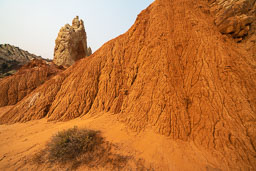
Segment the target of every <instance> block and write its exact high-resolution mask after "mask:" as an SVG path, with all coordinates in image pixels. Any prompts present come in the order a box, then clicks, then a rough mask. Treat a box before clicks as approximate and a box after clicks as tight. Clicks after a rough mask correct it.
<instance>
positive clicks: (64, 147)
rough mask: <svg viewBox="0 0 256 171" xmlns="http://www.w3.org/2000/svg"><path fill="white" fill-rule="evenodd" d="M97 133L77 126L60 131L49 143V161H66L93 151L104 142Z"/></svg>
mask: <svg viewBox="0 0 256 171" xmlns="http://www.w3.org/2000/svg"><path fill="white" fill-rule="evenodd" d="M97 133H98V132H97V131H93V130H87V129H77V127H74V128H72V129H68V130H65V131H61V132H59V133H58V134H57V135H55V136H53V137H52V140H51V141H50V142H49V143H48V144H47V149H48V159H49V161H50V162H60V163H66V162H68V161H72V160H75V159H77V158H78V157H80V156H81V155H82V154H89V153H91V152H93V151H94V149H95V148H96V146H98V145H100V144H101V143H102V138H100V137H99V136H98V135H97Z"/></svg>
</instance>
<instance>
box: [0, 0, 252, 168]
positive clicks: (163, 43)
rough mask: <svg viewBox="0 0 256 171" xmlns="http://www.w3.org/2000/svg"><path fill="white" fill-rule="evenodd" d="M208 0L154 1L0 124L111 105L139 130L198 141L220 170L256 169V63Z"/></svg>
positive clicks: (80, 113) (68, 116) (59, 117)
mask: <svg viewBox="0 0 256 171" xmlns="http://www.w3.org/2000/svg"><path fill="white" fill-rule="evenodd" d="M204 4H206V3H205V2H204V1H200V0H195V1H190V0H172V1H170V0H156V1H155V2H154V3H153V4H152V5H150V6H149V7H148V8H147V9H146V10H144V11H142V12H141V14H139V15H138V18H137V20H136V22H135V24H134V25H133V26H132V27H131V28H130V29H129V30H128V32H126V33H125V34H123V35H121V36H119V37H117V38H116V39H113V40H111V41H110V42H108V43H106V44H105V45H103V46H102V47H101V48H100V49H99V50H98V51H96V52H95V53H94V54H93V55H91V56H90V57H88V58H85V59H82V60H80V61H79V62H77V63H76V64H74V65H72V66H71V67H70V68H68V69H67V70H66V71H64V72H63V73H61V74H58V75H57V76H55V77H54V78H52V79H51V80H49V81H47V82H46V83H45V84H44V85H43V86H40V87H39V88H37V89H36V90H35V91H33V93H31V94H30V95H28V96H26V97H25V98H24V99H23V100H22V101H20V102H19V103H17V104H16V105H15V106H14V107H13V108H12V109H11V110H9V111H8V112H7V113H6V114H5V115H3V116H2V117H1V118H0V121H1V123H14V122H25V121H29V120H32V119H39V118H42V117H45V115H46V117H47V118H49V120H70V119H73V118H76V117H79V116H83V115H86V114H88V113H92V114H93V113H94V112H99V111H106V112H113V113H116V114H118V116H119V118H120V119H121V120H123V121H124V122H126V123H127V124H128V125H129V126H130V128H133V129H134V130H137V131H141V130H143V129H144V128H145V127H147V126H151V127H153V128H154V129H155V130H156V131H157V132H159V133H161V134H164V135H167V136H170V137H171V138H172V139H179V140H184V141H193V142H195V143H196V144H197V145H198V146H200V147H204V148H205V149H208V150H210V151H212V153H214V154H215V153H216V155H218V157H219V159H220V160H221V161H222V163H223V166H219V167H220V168H222V169H223V168H224V169H227V168H230V169H242V170H247V169H253V168H254V169H255V167H256V159H255V156H256V152H255V147H256V133H255V130H256V70H255V67H256V62H255V60H254V59H253V58H252V56H250V55H249V54H248V53H247V52H246V50H244V49H242V48H241V47H239V46H238V45H237V44H236V43H235V42H234V41H233V40H229V39H226V38H225V37H224V36H223V35H222V34H221V33H220V32H219V30H218V29H217V27H216V26H215V25H214V22H213V18H211V17H210V15H209V14H208V13H206V12H205V11H204V10H202V8H201V6H202V5H204ZM31 102H33V105H30V104H31Z"/></svg>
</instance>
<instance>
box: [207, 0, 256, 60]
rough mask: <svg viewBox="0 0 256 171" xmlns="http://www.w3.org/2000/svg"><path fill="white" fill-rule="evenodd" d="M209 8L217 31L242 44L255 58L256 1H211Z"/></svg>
mask: <svg viewBox="0 0 256 171" xmlns="http://www.w3.org/2000/svg"><path fill="white" fill-rule="evenodd" d="M210 6H211V12H212V14H213V15H214V16H215V18H214V21H215V24H216V26H217V27H218V29H219V31H220V32H221V33H223V34H226V35H230V36H231V37H232V38H234V39H235V41H236V42H239V43H242V44H244V45H245V47H246V50H248V51H249V52H252V54H253V55H254V57H256V1H255V0H212V1H211V4H210Z"/></svg>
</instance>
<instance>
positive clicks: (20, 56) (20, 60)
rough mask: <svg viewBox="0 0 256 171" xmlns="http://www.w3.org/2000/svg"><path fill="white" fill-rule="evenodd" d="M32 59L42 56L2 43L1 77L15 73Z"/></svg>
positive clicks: (0, 53) (0, 50)
mask: <svg viewBox="0 0 256 171" xmlns="http://www.w3.org/2000/svg"><path fill="white" fill-rule="evenodd" d="M32 59H41V57H40V56H36V55H34V54H31V53H29V52H27V51H24V50H22V49H20V48H18V47H15V46H12V45H9V44H0V77H4V76H8V75H12V74H14V73H15V72H16V70H18V69H19V68H20V67H21V66H22V65H24V64H26V63H28V62H30V61H31V60H32Z"/></svg>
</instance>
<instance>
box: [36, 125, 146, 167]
mask: <svg viewBox="0 0 256 171" xmlns="http://www.w3.org/2000/svg"><path fill="white" fill-rule="evenodd" d="M118 150H119V149H118V146H115V145H114V144H112V143H109V142H106V141H105V140H104V139H103V138H102V137H101V135H100V133H99V132H98V131H94V130H88V129H78V128H77V127H74V128H72V129H68V130H64V131H61V132H59V133H57V134H56V135H54V136H53V137H52V138H51V140H50V142H48V144H47V146H46V148H44V149H43V150H41V151H39V152H38V153H36V154H35V155H34V156H33V157H32V162H33V163H35V164H36V165H38V166H39V165H44V164H46V165H48V166H47V167H48V168H51V167H54V166H56V164H57V166H60V167H61V168H63V167H64V168H67V170H69V169H70V170H76V169H77V168H78V167H79V166H80V165H86V166H87V167H88V168H94V169H97V168H99V167H103V168H107V170H122V169H124V168H125V167H126V168H129V165H128V161H129V160H131V161H132V162H133V163H134V164H135V165H136V167H137V170H142V171H144V170H150V169H147V168H145V167H144V163H142V162H141V160H139V162H137V161H136V160H134V159H133V157H131V156H123V155H121V154H116V153H113V151H118Z"/></svg>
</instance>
